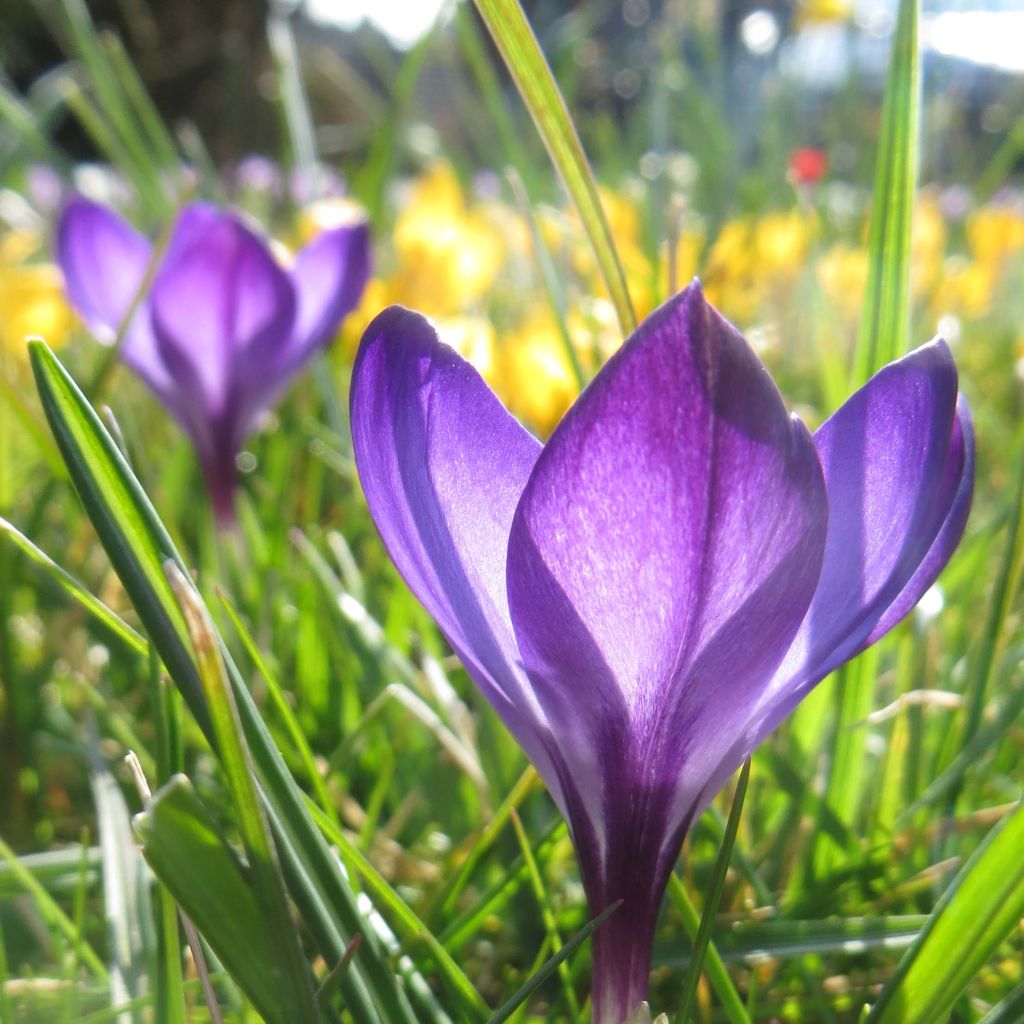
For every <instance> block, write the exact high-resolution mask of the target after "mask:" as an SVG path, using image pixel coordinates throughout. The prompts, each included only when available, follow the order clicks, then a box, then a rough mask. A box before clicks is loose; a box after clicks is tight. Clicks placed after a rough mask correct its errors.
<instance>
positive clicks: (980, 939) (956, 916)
mask: <svg viewBox="0 0 1024 1024" xmlns="http://www.w3.org/2000/svg"><path fill="white" fill-rule="evenodd" d="M1022 849H1024V805H1020V804H1018V806H1017V807H1016V808H1015V809H1014V810H1012V811H1011V812H1010V813H1009V814H1007V815H1006V817H1005V818H1003V820H1002V821H1001V822H1000V823H999V824H998V825H996V827H995V828H994V829H992V831H991V832H990V833H989V834H988V836H987V837H986V838H985V841H984V842H983V843H982V845H981V846H980V847H979V848H978V850H977V851H975V853H974V856H972V857H971V859H970V860H969V861H968V862H967V864H966V865H965V866H964V868H963V870H962V871H961V872H960V873H959V874H958V875H957V877H956V878H955V879H954V880H953V882H952V884H951V885H950V887H949V889H948V890H947V891H946V892H945V893H944V894H943V897H942V899H941V900H940V901H939V904H938V906H937V907H936V908H935V910H934V912H933V913H932V915H931V917H930V918H929V922H928V924H927V925H926V927H925V929H924V931H923V932H922V934H921V937H920V938H919V939H918V941H917V942H915V943H914V945H913V946H911V947H910V949H909V950H907V953H906V955H905V956H904V957H903V960H902V961H901V962H900V965H899V967H898V969H897V971H896V974H895V975H894V976H893V977H892V978H891V979H890V981H889V983H888V984H887V985H886V986H885V988H884V989H883V990H882V994H881V996H880V997H879V999H878V1002H877V1003H875V1005H874V1007H873V1008H872V1010H871V1013H870V1014H869V1016H868V1018H867V1024H934V1022H935V1021H941V1020H946V1019H947V1017H948V1015H949V1013H950V1011H951V1010H952V1008H953V1004H954V1003H955V1002H956V1000H957V999H958V998H959V997H960V995H961V994H962V993H963V991H964V990H965V989H966V988H967V985H968V984H969V982H970V981H971V979H972V978H973V977H974V976H975V974H977V972H978V971H979V970H980V968H981V967H982V966H984V964H985V963H986V962H987V961H988V960H989V958H990V957H991V956H992V955H993V954H994V953H995V951H996V949H997V947H998V946H999V945H1000V944H1001V943H1002V942H1003V941H1004V940H1005V939H1006V938H1007V937H1008V936H1009V935H1010V934H1011V933H1012V932H1013V931H1014V930H1015V929H1016V927H1017V924H1018V922H1019V921H1020V919H1021V917H1022V916H1024V857H1021V850H1022Z"/></svg>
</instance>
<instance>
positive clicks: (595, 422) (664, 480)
mask: <svg viewBox="0 0 1024 1024" xmlns="http://www.w3.org/2000/svg"><path fill="white" fill-rule="evenodd" d="M826 515H827V513H826V498H825V490H824V484H823V481H822V475H821V468H820V466H819V463H818V459H817V456H816V454H815V451H814V446H813V444H812V442H811V438H810V435H809V434H808V433H807V431H806V429H805V428H804V427H803V426H802V424H800V423H799V421H795V420H793V419H791V418H790V417H789V416H788V415H787V413H786V410H785V408H784V406H783V404H782V400H781V398H780V396H779V394H778V391H777V390H776V388H775V386H774V384H773V383H772V381H771V378H770V377H769V375H768V373H767V371H766V370H765V369H764V367H763V366H762V365H761V363H760V362H759V360H758V359H757V357H756V356H755V355H754V353H753V351H752V350H751V349H750V348H749V346H748V345H747V344H746V342H744V341H743V339H742V338H741V337H740V335H739V334H738V333H737V332H736V331H735V330H734V329H733V328H732V327H731V325H729V324H728V323H727V322H726V321H725V320H724V319H722V317H720V316H719V315H718V314H717V313H716V312H715V311H714V310H713V309H712V308H711V307H710V306H709V305H708V304H707V303H706V302H705V301H704V298H703V295H702V294H701V291H700V288H699V286H698V285H696V284H694V285H691V286H690V287H689V288H688V289H686V290H685V291H684V292H682V293H681V294H680V295H678V296H677V297H676V298H675V299H673V300H671V301H670V302H668V303H666V304H665V305H664V306H662V307H661V309H659V310H658V311H656V312H655V313H654V314H652V315H651V316H650V317H649V318H648V319H647V320H646V321H645V322H644V323H643V324H642V325H641V326H640V328H639V329H638V331H637V332H636V333H635V334H634V335H633V336H632V337H631V338H630V339H629V340H628V341H627V342H626V344H625V345H624V346H623V348H622V349H621V350H620V351H619V352H618V353H617V354H616V355H615V356H613V357H612V359H611V360H610V361H609V362H608V364H607V365H606V366H605V368H604V369H603V370H602V371H601V372H600V373H599V374H598V376H597V377H596V378H595V380H594V381H593V383H592V384H591V385H590V387H589V388H588V389H587V390H586V391H585V392H584V394H583V395H582V396H581V397H580V399H579V400H578V401H577V403H576V404H575V405H574V406H573V408H572V409H571V410H570V411H569V413H568V414H567V415H566V417H565V419H563V420H562V422H561V424H560V425H559V426H558V428H557V429H556V430H555V433H554V434H553V435H552V437H551V440H550V441H549V442H548V444H547V446H546V447H545V449H544V451H543V453H542V454H541V457H540V458H539V459H538V461H537V465H536V467H535V468H534V471H533V474H532V475H531V477H530V480H529V483H528V484H527V486H526V489H525V491H524V493H523V497H522V499H521V501H520V503H519V508H518V510H517V512H516V518H515V521H514V523H513V526H512V532H511V536H510V541H509V558H508V588H509V606H510V610H511V614H512V621H513V624H514V627H515V632H516V639H517V640H518V643H519V649H520V652H521V654H522V657H523V663H524V666H525V667H526V670H527V673H528V674H529V676H530V679H531V681H532V683H533V686H534V690H535V692H536V693H537V695H538V698H539V700H540V703H541V706H542V707H543V709H544V712H545V713H546V715H547V717H548V721H549V722H550V725H551V729H552V733H553V734H554V737H555V740H556V742H557V744H558V747H559V750H560V751H561V753H562V755H563V757H564V758H565V760H566V762H567V763H568V764H569V767H570V773H571V775H572V776H573V777H574V778H576V779H588V778H590V779H594V780H596V781H595V784H594V787H593V788H594V790H595V792H591V793H581V794H580V795H581V798H582V801H583V803H584V804H585V805H587V808H588V809H587V815H588V817H589V818H590V820H591V822H598V823H599V822H601V821H603V822H604V823H605V828H606V830H607V834H608V836H611V837H613V839H614V842H615V843H621V844H623V848H622V849H615V850H612V849H609V850H607V851H606V856H605V860H606V865H605V870H606V871H608V872H609V873H620V872H621V873H622V876H623V877H625V875H626V874H628V871H629V870H630V869H629V866H628V860H629V856H630V853H631V851H632V854H634V855H636V854H637V850H636V849H635V846H636V844H638V843H641V844H647V845H646V846H645V850H646V853H645V854H644V858H645V859H646V860H647V861H648V863H646V864H645V865H644V866H643V869H642V870H645V871H648V870H649V871H652V872H653V871H654V865H653V864H651V863H650V857H651V851H652V850H653V851H655V852H657V851H658V850H659V849H660V846H661V844H663V843H666V842H667V841H668V839H669V837H670V836H671V835H673V834H674V833H675V832H676V831H677V830H678V828H679V826H680V825H681V824H682V823H683V821H684V819H686V817H687V815H688V808H687V806H685V803H684V802H683V801H681V800H680V791H681V789H682V790H686V791H692V790H697V791H699V789H700V788H701V787H702V786H703V784H704V782H705V781H706V772H709V771H710V770H712V768H713V766H714V765H715V764H717V758H716V756H715V755H716V754H717V752H719V751H720V750H721V748H722V746H723V744H725V743H727V742H728V737H729V733H730V731H731V730H732V729H733V728H734V725H735V723H736V722H739V721H742V715H743V712H744V709H745V708H746V707H747V706H748V705H749V704H751V703H753V701H754V700H755V699H756V697H757V696H758V694H759V688H760V686H761V685H762V684H763V682H764V680H765V679H766V678H768V677H770V674H771V672H772V670H773V669H774V668H775V666H776V665H777V664H778V662H779V661H780V660H781V658H782V657H783V655H784V653H785V651H786V649H787V647H788V645H789V643H790V641H791V639H792V637H793V635H794V633H795V632H796V630H797V628H798V626H799V624H800V622H801V620H802V619H803V616H804V613H805V611H806V608H807V604H808V602H809V601H810V598H811V595H812V594H813V592H814V587H815V584H816V582H817V578H818V572H819V569H820V565H821V554H822V549H823V544H824V538H825V529H826ZM602 784H603V785H602ZM669 845H671V844H669ZM673 853H674V851H673ZM612 861H614V862H615V865H614V866H613V864H612ZM634 869H635V868H634ZM606 895H607V896H612V897H613V896H614V894H613V893H611V892H607V893H606ZM659 896H660V890H659Z"/></svg>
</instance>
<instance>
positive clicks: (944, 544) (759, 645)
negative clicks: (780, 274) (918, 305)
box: [351, 283, 973, 1024]
mask: <svg viewBox="0 0 1024 1024" xmlns="http://www.w3.org/2000/svg"><path fill="white" fill-rule="evenodd" d="M351 402H352V433H353V439H354V443H355V455H356V462H357V465H358V469H359V475H360V478H361V480H362V484H363V488H364V490H365V492H366V498H367V501H368V502H369V506H370V510H371V512H372V514H373V517H374V519H375V521H376V523H377V527H378V529H379V530H380V533H381V535H382V537H383V539H384V542H385V544H386V545H387V547H388V550H389V551H390V553H391V556H392V558H393V559H394V561H395V562H396V564H397V566H398V568H399V569H400V571H401V572H402V574H403V576H404V577H405V579H406V581H407V582H408V584H409V586H410V587H411V588H412V590H413V591H414V593H415V594H416V595H417V596H418V597H419V599H420V600H421V601H422V602H423V604H424V605H425V606H426V607H427V609H428V610H429V611H430V612H431V613H432V614H433V616H434V618H435V619H436V620H437V622H438V624H439V625H440V627H441V629H442V630H443V632H444V633H445V635H446V636H447V638H448V640H449V642H450V643H451V645H452V647H453V648H454V650H455V651H456V652H457V653H458V655H459V657H460V658H461V659H462V661H463V663H464V664H465V666H466V668H467V669H468V671H469V673H470V675H471V676H472V677H473V679H474V681H475V682H476V684H477V685H478V686H479V687H480V689H481V690H482V691H483V693H484V695H485V696H486V697H487V699H488V700H489V701H490V702H491V703H492V704H493V705H494V707H495V708H496V710H497V712H498V714H499V715H500V716H501V718H502V719H503V720H504V722H505V724H506V725H507V726H508V728H509V729H510V730H511V732H512V733H513V735H514V736H515V737H516V739H517V740H518V741H519V743H520V744H521V745H522V747H523V748H524V750H525V751H526V753H527V754H528V756H529V757H530V759H531V760H532V761H533V763H534V764H535V765H536V766H537V769H538V770H539V771H540V773H541V775H542V776H543V777H544V780H545V782H546V783H547V785H548V788H549V789H550V791H551V794H552V796H553V797H554V799H555V801H556V803H557V804H558V806H559V808H560V809H561V811H562V813H563V814H564V815H565V817H566V819H567V821H568V822H569V826H570V829H571V832H572V838H573V842H574V844H575V846H576V851H577V854H578V857H579V862H580V871H581V876H582V880H583V885H584V888H585V890H586V893H587V898H588V901H589V904H590V909H591V911H592V912H593V913H595V914H596V913H598V912H599V911H601V910H604V909H605V908H606V907H607V906H609V905H610V904H611V903H613V902H614V901H616V900H619V899H621V900H623V903H622V906H621V907H620V909H619V910H618V911H617V912H616V913H615V914H613V915H612V916H611V918H610V919H609V920H608V921H607V923H606V924H605V925H604V926H603V927H602V928H601V929H599V930H598V931H597V933H596V934H595V936H594V940H593V943H594V944H593V957H594V978H593V991H594V1020H595V1022H597V1024H621V1022H622V1021H623V1020H625V1019H626V1018H627V1017H628V1016H629V1015H630V1014H631V1013H632V1012H633V1011H634V1010H635V1009H636V1008H637V1006H638V1005H639V1004H640V1002H641V1001H642V1000H643V999H644V998H645V994H646V991H647V980H648V973H649V968H650V958H651V947H652V943H653V934H654V926H655V919H656V917H657V913H658V907H659V904H660V902H661V897H662V894H663V892H664V888H665V884H666V882H667V877H668V874H669V872H670V871H671V869H672V865H673V862H674V861H675V860H676V858H677V856H678V854H679V850H680V846H681V843H682V840H683V836H684V834H685V833H686V830H687V829H688V828H689V826H690V825H691V824H692V823H693V822H694V820H695V819H696V817H697V815H699V814H700V813H701V811H702V810H703V809H704V808H705V807H706V806H707V804H708V802H709V801H710V800H711V799H712V798H713V797H714V796H715V794H716V793H717V792H718V791H719V789H720V788H721V787H722V785H723V784H724V783H725V781H726V780H727V779H728V777H729V776H730V774H731V773H732V772H733V771H734V770H735V769H736V768H737V767H738V766H739V765H740V764H741V763H742V762H743V760H744V759H745V758H746V757H747V755H748V754H749V753H750V752H751V751H752V750H753V749H754V748H755V747H756V746H757V744H758V743H759V742H760V740H761V739H762V738H763V737H764V736H765V735H766V734H767V733H768V732H770V731H771V730H772V729H774V728H775V726H777V725H778V724H779V722H780V721H781V720H782V719H783V718H785V717H786V716H787V715H788V714H789V713H790V712H791V711H792V710H793V708H794V707H795V706H796V704H797V703H798V702H799V701H800V699H801V698H802V697H803V696H804V695H805V694H807V692H808V691H809V690H810V689H811V688H812V687H813V686H814V685H815V684H816V683H818V682H819V681H820V680H821V679H822V678H824V676H825V675H827V674H828V673H829V672H830V671H832V670H833V669H834V668H836V667H837V666H838V665H840V664H841V663H842V662H844V661H846V660H847V659H849V658H851V657H852V656H853V655H855V654H856V653H857V652H858V651H861V650H863V649H864V648H865V647H867V646H868V645H869V644H871V643H873V642H874V641H876V640H877V639H878V638H879V637H880V636H882V634H884V633H885V632H886V631H888V630H889V629H891V628H892V627H893V626H894V625H895V624H896V623H897V622H898V621H899V620H900V619H901V618H902V617H903V616H904V615H905V614H906V613H907V612H908V611H909V610H910V609H911V608H912V607H913V605H914V604H915V603H916V602H917V600H918V598H919V597H920V596H921V594H922V593H923V592H924V591H925V589H926V588H927V587H928V586H930V585H931V583H932V582H933V581H934V579H935V578H936V576H937V575H938V573H939V571H940V570H941V569H942V567H943V566H944V565H945V563H946V561H947V560H948V558H949V556H950V554H951V553H952V551H953V549H954V548H955V546H956V544H957V542H958V540H959V538H960V535H961V533H962V531H963V528H964V524H965V521H966V518H967V513H968V509H969V506H970V501H971V492H972V481H973V441H972V431H971V426H970V419H969V416H968V413H967V409H966V406H965V404H964V403H963V402H962V401H959V400H958V396H957V373H956V367H955V366H954V363H953V359H952V356H951V355H950V352H949V349H948V348H947V346H946V344H945V343H944V342H942V341H935V342H932V343H931V344H928V345H925V346H923V347H922V348H919V349H917V350H916V351H915V352H913V353H911V354H910V355H908V356H906V357H905V358H903V359H900V360H898V361H897V362H894V363H892V364H890V365H889V366H887V367H885V368H884V369H882V370H881V371H880V372H879V373H877V374H876V375H875V376H874V377H873V378H872V379H871V380H870V381H869V382H868V383H867V384H866V385H865V386H864V387H863V388H862V389H861V390H860V391H858V392H857V393H856V394H854V395H853V396H852V397H851V398H850V399H849V400H848V401H847V402H846V403H845V404H844V405H843V406H842V408H840V409H839V411H838V412H836V413H835V415H834V416H832V417H831V418H830V419H829V420H828V421H827V422H826V423H824V424H823V425H822V427H821V428H820V429H819V430H818V431H817V432H816V433H815V434H814V435H813V437H812V436H811V434H810V433H808V431H807V429H806V428H805V427H804V425H803V423H801V422H800V420H799V419H797V418H796V417H791V416H789V415H788V414H787V412H786V409H785V407H784V405H783V403H782V399H781V397H780V395H779V393H778V391H777V390H776V388H775V385H774V383H773V382H772V380H771V377H770V376H769V375H768V372H767V371H766V370H765V368H764V366H763V365H762V364H761V363H760V361H759V360H758V358H757V356H756V355H755V354H754V352H753V351H752V349H751V348H750V346H749V345H748V344H747V343H746V342H745V341H744V340H743V338H742V337H741V336H740V335H739V334H738V333H737V332H736V330H735V329H734V328H733V327H732V326H731V325H730V324H729V323H727V322H726V321H725V320H724V319H723V318H722V317H721V316H720V315H719V314H718V313H717V312H716V311H715V310H714V309H713V308H712V307H711V306H710V305H708V304H707V303H706V302H705V300H704V297H703V294H702V292H701V290H700V286H699V285H698V284H696V283H695V284H693V285H691V286H690V287H689V288H687V289H686V290H685V291H683V292H681V293H680V294H679V295H677V296H676V297H675V298H673V299H671V300H670V301H669V302H667V303H666V304H665V305H663V306H661V307H660V308H659V309H657V310H656V311H655V312H654V313H652V314H651V315H650V316H649V317H648V318H647V319H646V320H645V321H644V322H643V324H641V326H640V327H639V328H638V329H637V331H636V332H635V333H634V334H633V335H632V336H631V337H630V338H629V340H628V341H626V343H625V344H624V345H623V347H622V348H621V349H620V350H619V351H618V352H617V353H616V354H615V355H614V356H613V357H612V358H611V359H610V360H609V361H608V363H607V364H606V365H605V366H604V368H603V369H602V370H601V371H600V372H599V373H598V375H597V376H596V377H595V379H594V380H593V382H592V383H591V384H590V385H589V387H587V389H586V390H585V391H584V392H583V394H582V395H581V396H580V397H579V398H578V399H577V401H576V403H575V404H574V405H573V406H572V408H571V409H570V410H569V411H568V413H566V415H565V417H564V418H563V419H562V421H561V422H560V423H559V425H558V426H557V427H556V429H555V431H554V433H553V434H552V436H551V438H550V440H549V441H548V442H547V444H546V445H543V446H542V445H541V444H540V443H539V442H538V441H537V440H535V439H534V438H533V437H532V436H531V435H530V434H529V433H527V432H526V430H524V429H523V428H522V427H521V426H520V425H519V424H518V423H517V422H516V421H515V420H514V419H513V418H512V417H511V416H510V415H509V414H508V412H507V411H506V410H505V409H504V408H503V407H502V405H501V403H500V402H499V401H498V399H497V398H496V397H495V396H494V395H493V394H492V393H491V391H490V390H488V388H487V386H486V385H485V384H484V382H483V381H482V379H481V378H480V376H479V375H478V374H477V372H476V371H475V370H474V369H473V368H472V367H471V366H470V365H469V364H468V363H466V362H465V360H463V359H462V358H460V357H459V356H458V355H457V354H456V353H455V352H454V351H452V350H451V349H450V348H448V347H447V346H445V345H443V344H441V343H440V342H439V341H438V338H437V335H436V333H435V331H434V330H433V328H432V327H431V326H430V324H429V323H428V322H427V321H426V320H425V319H424V318H423V317H422V316H420V315H419V314H418V313H414V312H410V311H408V310H405V309H402V308H400V307H392V308H390V309H388V310H385V311H384V312H383V313H381V314H380V316H378V317H377V319H376V320H374V321H373V323H372V324H370V326H369V327H368V328H367V330H366V333H365V334H364V336H363V339H362V342H361V344H360V349H359V353H358V355H357V358H356V364H355V369H354V374H353V380H352V394H351Z"/></svg>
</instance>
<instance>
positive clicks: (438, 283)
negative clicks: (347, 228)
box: [390, 163, 504, 317]
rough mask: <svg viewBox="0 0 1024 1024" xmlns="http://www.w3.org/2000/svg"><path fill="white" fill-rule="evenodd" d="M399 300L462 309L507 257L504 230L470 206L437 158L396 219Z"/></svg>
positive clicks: (432, 309) (438, 311)
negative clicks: (503, 238) (505, 255)
mask: <svg viewBox="0 0 1024 1024" xmlns="http://www.w3.org/2000/svg"><path fill="white" fill-rule="evenodd" d="M393 239H394V245H395V253H396V256H397V260H398V265H397V267H396V269H395V273H394V274H393V275H392V278H391V280H390V285H391V290H392V291H393V293H394V294H395V295H396V296H397V298H398V300H399V301H401V302H402V303H403V304H405V305H407V306H411V307H413V308H415V309H418V310H420V311H421V312H423V313H426V314H427V315H428V316H437V317H443V316H449V315H452V314H456V313H459V312H461V311H463V310H464V309H465V308H466V307H467V305H468V304H470V303H471V302H472V301H473V300H475V299H477V298H479V297H481V296H482V295H484V294H485V293H486V292H487V291H488V290H489V289H490V288H491V286H492V285H493V284H494V281H495V278H496V277H497V275H498V272H499V270H500V269H501V266H502V263H503V261H504V245H503V240H502V237H501V234H500V233H499V232H498V230H497V229H496V228H495V226H494V225H493V224H492V223H491V222H490V221H489V219H488V218H487V215H486V212H485V211H483V210H480V209H472V210H471V209H467V206H466V203H465V199H464V197H463V195H462V190H461V188H460V187H459V182H458V179H457V178H456V176H455V172H454V171H453V170H452V168H451V166H450V165H449V164H445V163H439V164H436V165H435V166H434V167H433V168H431V170H430V171H428V172H427V174H426V175H424V176H423V177H422V178H421V179H420V180H419V182H417V184H416V187H415V189H414V191H413V195H412V198H411V201H410V202H409V204H408V206H407V207H406V208H405V209H404V210H403V211H402V213H401V215H400V216H399V218H398V220H397V221H396V223H395V229H394V234H393Z"/></svg>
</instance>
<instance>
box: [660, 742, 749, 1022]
mask: <svg viewBox="0 0 1024 1024" xmlns="http://www.w3.org/2000/svg"><path fill="white" fill-rule="evenodd" d="M749 781H750V758H747V760H746V761H745V762H744V764H743V767H742V768H741V769H740V776H739V779H738V780H737V783H736V793H735V794H734V796H733V798H732V807H731V808H730V810H729V821H728V823H727V824H726V826H725V837H724V839H723V840H722V847H721V849H720V850H719V851H718V859H717V860H716V861H715V870H714V874H713V875H712V876H711V885H710V886H709V887H708V895H707V899H706V900H705V901H704V912H703V913H702V914H701V919H700V927H699V928H698V929H697V937H696V938H695V939H694V941H693V960H692V962H691V964H690V971H689V974H688V975H687V977H686V984H685V986H684V988H683V995H682V999H681V1000H680V1004H679V1018H678V1019H679V1021H680V1024H686V1021H687V1020H688V1019H689V1014H690V1007H691V1005H692V1003H693V997H694V996H695V995H696V993H697V983H698V982H699V981H700V975H701V971H702V970H703V969H704V955H705V953H706V952H707V948H708V945H709V944H710V942H711V929H712V928H713V927H714V924H715V914H717V913H718V904H719V901H720V900H721V898H722V890H723V888H724V887H725V876H726V873H727V872H728V870H729V858H730V856H731V855H732V848H733V845H734V844H735V842H736V833H737V831H738V830H739V827H740V813H741V812H742V811H743V799H744V797H745V796H746V795H747V783H748V782H749Z"/></svg>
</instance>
